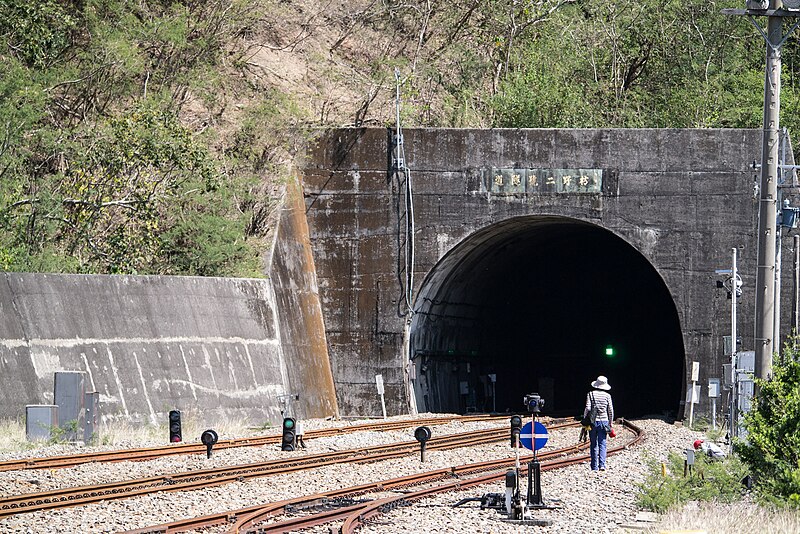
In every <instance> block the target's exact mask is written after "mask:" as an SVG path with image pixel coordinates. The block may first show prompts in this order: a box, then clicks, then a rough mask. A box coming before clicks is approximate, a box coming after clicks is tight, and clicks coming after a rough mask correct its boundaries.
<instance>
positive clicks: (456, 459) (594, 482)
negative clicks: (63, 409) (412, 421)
mask: <svg viewBox="0 0 800 534" xmlns="http://www.w3.org/2000/svg"><path fill="white" fill-rule="evenodd" d="M393 419H398V418H393ZM633 422H634V423H635V424H636V425H638V426H640V427H641V428H642V430H644V432H645V439H644V440H643V442H642V443H641V444H639V445H637V446H635V447H632V448H630V449H628V450H626V451H623V452H621V453H619V454H617V455H615V456H613V457H609V461H608V469H607V470H606V471H605V472H591V471H590V469H589V466H588V463H583V464H580V465H576V466H571V467H567V468H565V469H561V470H557V471H547V472H543V473H542V494H543V496H544V498H545V501H546V502H547V503H548V504H556V503H555V501H558V504H559V507H558V508H556V509H552V510H539V511H537V512H536V513H535V517H536V518H537V519H544V520H547V521H550V522H552V524H551V525H550V526H545V527H541V526H536V527H535V526H530V525H525V526H518V525H511V524H509V523H507V522H503V521H502V519H503V518H504V517H505V516H504V515H502V514H499V513H497V512H496V511H493V510H480V507H479V503H476V502H472V503H467V504H464V505H463V506H460V507H458V508H454V507H453V506H452V505H453V504H454V503H455V502H457V501H459V500H460V499H463V498H469V497H480V496H481V495H483V494H484V493H502V492H503V491H504V487H503V483H502V481H500V482H498V483H496V484H492V485H489V486H484V487H478V488H473V489H470V490H466V491H460V492H455V493H448V494H443V495H439V496H435V497H432V498H429V499H425V500H423V501H419V502H416V503H413V504H412V505H410V506H406V507H401V508H397V509H395V510H393V511H391V512H390V513H388V514H385V515H382V516H380V517H379V518H377V520H376V521H375V522H374V523H372V524H371V525H368V526H367V527H365V528H364V529H362V530H361V532H381V533H392V534H393V533H398V534H399V533H403V534H407V533H408V532H465V531H467V532H468V531H472V532H541V533H551V532H553V533H555V532H559V533H566V532H621V531H624V530H625V529H627V527H628V526H629V525H631V524H634V523H636V518H637V514H639V512H640V510H639V509H637V507H636V505H635V494H636V484H637V483H639V482H641V481H643V480H644V479H645V477H646V475H647V473H648V471H649V467H648V461H647V460H648V459H651V460H653V461H656V462H660V461H664V460H666V458H667V455H668V453H669V452H670V451H673V452H680V451H682V450H684V449H686V448H687V447H689V446H691V443H692V442H693V441H694V439H696V438H697V437H699V436H700V434H699V433H697V432H693V431H690V430H689V429H687V428H685V427H682V426H678V425H672V424H668V423H666V422H664V421H662V420H659V419H640V420H636V421H633ZM342 424H343V423H341V422H334V421H321V420H319V421H307V422H306V428H307V429H312V428H322V427H324V426H341V425H342ZM492 426H503V427H506V428H507V426H508V425H507V423H504V424H502V425H500V424H498V423H497V422H495V423H488V422H471V423H450V424H447V425H437V426H433V427H431V429H432V431H433V435H434V437H435V436H442V435H449V434H455V433H460V432H467V431H469V430H475V429H479V428H488V427H492ZM413 431H414V428H413V427H411V428H409V429H407V430H402V431H390V432H375V431H370V432H357V433H352V434H343V435H340V436H334V437H328V438H317V439H313V440H312V439H307V440H306V443H307V445H308V448H307V449H305V450H300V451H295V452H289V453H287V452H282V451H280V450H278V447H277V446H265V447H244V448H235V449H224V450H220V451H215V452H214V454H213V455H212V458H210V459H208V458H206V457H205V455H204V454H203V455H181V456H172V457H164V458H161V459H158V460H153V461H148V462H121V463H105V464H85V465H82V466H78V467H74V468H66V469H53V470H35V471H34V470H30V471H9V472H3V473H0V492H2V495H4V496H8V495H15V494H21V493H31V492H40V491H45V490H48V489H55V488H60V487H70V486H83V485H90V484H100V483H107V482H112V481H118V480H125V479H133V478H144V477H149V476H156V475H161V474H166V473H170V472H184V471H194V470H200V469H209V468H213V467H220V466H224V465H238V464H245V463H250V462H258V461H263V460H269V459H275V458H287V457H290V456H291V455H296V456H303V455H306V454H314V453H320V452H327V451H333V450H342V449H348V448H356V447H366V446H370V445H377V444H385V443H393V442H399V441H408V440H410V439H413ZM618 434H619V435H618V436H617V438H614V439H612V440H611V441H610V446H613V445H614V444H615V443H617V442H619V440H620V439H622V438H623V435H622V433H621V432H619V433H618ZM232 437H240V436H220V438H221V439H230V438H232ZM577 438H578V430H577V429H574V428H573V429H568V430H560V431H559V430H556V431H553V432H551V434H550V439H549V441H548V443H547V446H546V448H545V450H547V449H550V448H558V447H563V446H566V445H568V444H572V443H574V442H576V441H577ZM155 445H159V444H158V443H151V444H147V443H136V444H133V445H132V446H136V447H143V446H155ZM84 450H86V451H89V450H95V449H92V448H89V447H87V448H85V449H84ZM98 450H99V449H98ZM71 452H76V451H75V450H74V449H73V450H72V451H71ZM28 454H29V455H30V456H44V455H47V454H67V452H64V451H63V450H61V451H59V450H58V449H57V448H50V449H48V450H42V449H37V450H35V451H29V452H28ZM11 457H19V453H14V454H6V455H0V460H5V459H11ZM508 457H513V452H512V450H511V448H510V447H509V444H508V442H507V441H505V440H504V441H502V442H498V443H494V444H486V445H482V446H480V447H470V448H461V449H453V450H449V451H434V450H431V451H428V452H427V454H426V462H425V463H422V462H421V461H420V457H419V454H415V455H411V456H407V457H404V458H399V459H393V460H388V461H384V462H379V463H369V464H347V465H334V466H328V467H324V468H319V469H316V470H307V471H301V472H298V473H293V474H285V475H279V476H270V477H263V478H256V479H250V480H246V481H242V482H236V483H232V484H226V485H224V486H216V487H211V488H208V489H205V490H200V491H191V492H158V493H155V494H151V495H146V496H142V497H137V498H133V499H126V500H118V501H105V502H102V503H99V504H92V505H87V506H80V507H72V508H65V509H62V510H58V511H47V512H33V513H26V514H21V515H18V516H15V517H10V518H6V519H2V520H0V532H9V533H11V532H13V533H39V532H47V533H49V532H54V533H55V532H117V531H121V530H130V529H137V528H144V527H148V526H152V525H155V524H160V523H164V522H169V521H174V520H178V519H183V518H187V517H193V516H198V515H205V514H209V513H217V512H222V511H227V510H235V509H238V508H244V507H247V506H253V505H255V504H259V503H266V502H271V501H277V500H282V499H287V498H290V497H296V496H302V495H308V494H313V493H318V492H323V491H326V490H331V489H337V488H341V487H349V486H355V485H358V484H363V483H365V482H368V481H376V480H384V479H387V478H394V477H398V476H402V475H406V474H412V473H418V472H422V471H429V470H434V469H439V468H443V467H450V466H455V465H461V464H466V463H472V462H480V461H485V460H488V459H493V458H508ZM386 495H389V494H382V495H377V496H374V495H367V496H365V497H379V496H386ZM313 531H315V532H326V533H327V532H329V528H328V527H327V526H326V527H319V528H317V529H313Z"/></svg>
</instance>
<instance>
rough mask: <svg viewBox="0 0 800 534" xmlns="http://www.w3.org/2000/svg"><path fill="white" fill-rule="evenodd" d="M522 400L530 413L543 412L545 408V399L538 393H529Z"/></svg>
mask: <svg viewBox="0 0 800 534" xmlns="http://www.w3.org/2000/svg"><path fill="white" fill-rule="evenodd" d="M522 402H524V403H525V407H526V408H527V409H528V412H530V413H541V412H542V408H544V399H543V398H541V397H540V396H539V394H538V393H528V394H527V395H525V397H524V398H523V400H522Z"/></svg>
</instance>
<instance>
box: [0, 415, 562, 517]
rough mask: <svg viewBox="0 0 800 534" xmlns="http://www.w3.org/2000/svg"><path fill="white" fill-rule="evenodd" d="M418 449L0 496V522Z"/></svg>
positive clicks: (468, 437) (381, 449)
mask: <svg viewBox="0 0 800 534" xmlns="http://www.w3.org/2000/svg"><path fill="white" fill-rule="evenodd" d="M575 424H577V423H575V422H572V421H567V422H561V423H558V424H555V425H552V426H551V428H562V427H564V426H574V425H575ZM507 432H508V430H507V429H505V428H493V429H484V430H477V431H473V432H466V433H461V434H453V435H450V436H445V437H440V438H434V439H432V440H430V441H429V442H428V443H427V448H428V449H431V450H436V449H451V448H459V447H468V446H472V445H479V444H483V443H486V442H491V441H499V440H502V439H505V438H506V437H507ZM418 447H419V445H418V443H417V442H416V441H406V442H400V443H392V444H387V445H379V446H375V447H364V448H359V449H350V450H346V451H337V452H330V453H321V454H315V455H309V456H299V457H294V458H290V459H278V460H268V461H265V462H258V463H253V464H243V465H235V466H227V467H219V468H215V469H206V470H201V471H190V472H184V473H174V474H168V475H161V476H155V477H148V478H142V479H135V480H125V481H119V482H112V483H108V484H102V485H96V486H80V487H73V488H65V489H58V490H51V491H46V492H39V493H30V494H25V495H12V496H8V497H3V498H0V518H3V517H8V516H12V515H17V514H21V513H26V512H34V511H40V510H49V509H53V508H64V507H69V506H76V505H83V504H90V503H94V502H98V501H102V500H114V499H125V498H129V497H133V496H138V495H145V494H148V493H153V492H157V491H172V492H174V491H191V490H195V489H200V488H205V487H209V486H218V485H223V484H227V483H230V482H238V481H241V480H244V479H248V478H257V477H264V476H271V475H276V474H281V473H290V472H295V471H301V470H305V469H311V468H318V467H321V466H324V465H333V464H341V463H351V462H358V463H363V462H376V461H381V460H386V459H391V458H397V457H400V456H405V455H408V454H410V453H413V452H414V451H416V450H417V449H418Z"/></svg>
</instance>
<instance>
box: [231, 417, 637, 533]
mask: <svg viewBox="0 0 800 534" xmlns="http://www.w3.org/2000/svg"><path fill="white" fill-rule="evenodd" d="M620 421H621V423H622V425H623V427H624V428H627V429H628V430H630V431H631V432H633V433H634V435H635V437H634V439H632V440H631V441H630V442H628V443H625V444H623V445H618V446H615V447H612V448H610V449H608V451H607V453H608V454H609V455H614V454H617V453H618V452H621V451H623V450H626V449H627V448H628V447H631V446H632V445H635V444H638V443H639V442H640V441H641V440H642V438H643V437H644V432H643V431H642V430H641V429H640V428H639V427H637V426H635V425H633V424H631V423H630V422H628V421H626V420H624V419H621V420H620ZM589 457H590V456H589V455H588V454H582V455H580V456H571V457H568V458H562V459H557V460H550V461H546V462H543V463H542V464H541V470H542V471H551V470H554V469H560V468H562V467H567V466H569V465H574V464H576V463H580V462H584V461H586V460H588V459H589ZM527 471H528V466H527V465H526V466H525V467H520V472H521V473H520V474H527ZM504 476H505V473H504V472H501V473H492V474H488V475H483V476H480V477H474V478H470V479H466V480H455V481H452V482H447V483H445V484H441V485H439V486H435V487H431V488H425V489H421V490H418V491H415V492H412V493H408V494H405V495H401V496H392V497H386V498H384V499H379V500H376V501H373V502H372V503H370V504H369V505H367V506H361V507H359V508H357V509H356V508H353V510H352V511H351V513H350V515H348V516H347V518H346V519H345V521H344V524H343V525H342V528H341V529H340V532H341V534H353V533H354V532H355V531H356V529H357V528H358V527H360V526H362V525H364V524H366V523H367V522H368V521H369V520H370V519H372V518H373V517H375V516H377V515H379V514H381V513H384V512H385V511H387V510H391V509H393V508H395V507H397V506H398V505H400V504H405V503H408V502H411V501H415V500H419V499H424V498H425V497H428V496H430V495H433V494H436V493H445V492H449V491H456V490H459V489H464V488H469V487H473V486H478V485H482V484H486V483H489V482H493V481H495V480H499V479H501V478H502V477H504ZM342 515H343V514H340V515H339V516H338V517H337V519H339V518H341V517H342ZM300 519H301V518H300ZM319 524H322V523H320V522H317V523H314V525H315V526H316V525H319ZM251 525H252V524H251ZM258 530H259V531H266V532H275V533H277V532H286V531H285V530H281V529H278V530H273V529H270V528H269V526H267V527H266V529H265V528H264V527H260V528H259V529H258ZM229 532H232V530H230V531H229ZM236 532H237V534H238V532H240V530H237V531H236Z"/></svg>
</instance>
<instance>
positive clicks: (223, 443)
mask: <svg viewBox="0 0 800 534" xmlns="http://www.w3.org/2000/svg"><path fill="white" fill-rule="evenodd" d="M502 419H507V416H492V415H488V414H484V415H469V416H463V415H461V416H454V417H431V418H426V419H417V420H415V421H411V420H404V421H388V422H387V421H381V422H375V423H363V424H358V425H351V426H343V427H336V428H323V429H319V430H309V431H307V432H306V434H305V436H304V437H305V439H314V438H322V437H330V436H337V435H342V434H348V433H352V432H365V431H370V430H374V431H381V432H387V431H391V430H400V429H403V428H410V427H412V426H415V425H443V424H447V423H451V422H474V421H493V420H502ZM280 442H281V436H280V435H279V434H276V435H266V436H254V437H251V438H237V439H229V440H220V441H218V442H217V444H216V445H214V449H215V450H221V449H228V448H234V447H258V446H262V445H278V444H280ZM205 453H206V446H205V445H203V444H202V443H182V444H180V445H167V446H163V447H141V448H136V449H123V450H113V451H97V452H90V453H84V454H69V455H62V456H49V457H39V458H20V459H17V460H6V461H3V462H0V471H15V470H25V469H57V468H64V467H74V466H76V465H81V464H86V463H93V462H125V461H145V460H152V459H155V458H161V457H164V456H174V455H178V454H205Z"/></svg>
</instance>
